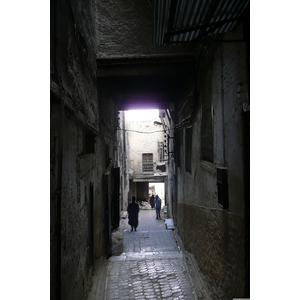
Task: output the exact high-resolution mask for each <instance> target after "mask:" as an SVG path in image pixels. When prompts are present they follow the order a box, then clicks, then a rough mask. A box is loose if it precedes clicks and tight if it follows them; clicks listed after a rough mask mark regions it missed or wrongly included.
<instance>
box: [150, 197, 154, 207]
mask: <svg viewBox="0 0 300 300" xmlns="http://www.w3.org/2000/svg"><path fill="white" fill-rule="evenodd" d="M150 205H151V208H152V209H153V208H154V195H152V196H151V197H150Z"/></svg>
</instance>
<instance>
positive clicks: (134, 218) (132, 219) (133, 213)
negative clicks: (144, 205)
mask: <svg viewBox="0 0 300 300" xmlns="http://www.w3.org/2000/svg"><path fill="white" fill-rule="evenodd" d="M127 211H128V219H129V220H128V224H129V225H130V226H131V231H132V230H133V227H134V230H135V231H136V228H137V227H138V225H139V212H140V208H139V205H138V204H137V203H135V197H134V196H132V202H131V203H129V204H128V207H127Z"/></svg>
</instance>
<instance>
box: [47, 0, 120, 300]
mask: <svg viewBox="0 0 300 300" xmlns="http://www.w3.org/2000/svg"><path fill="white" fill-rule="evenodd" d="M94 4H95V2H94V1H89V0H86V1H84V2H82V1H69V2H64V1H63V2H61V1H51V5H50V6H51V35H50V41H51V62H50V79H51V80H50V92H51V99H50V100H51V110H50V115H51V134H50V147H51V160H50V175H51V176H50V178H51V182H50V186H51V194H50V196H51V198H50V207H51V217H50V219H51V224H50V242H51V250H50V255H51V268H50V280H51V299H57V298H58V297H60V298H61V299H82V298H83V297H84V296H85V295H86V293H87V291H88V288H89V284H90V279H91V270H92V263H93V261H94V260H95V259H97V258H99V257H100V256H106V255H107V252H108V245H107V244H108V243H109V240H108V236H107V232H108V230H109V229H108V228H109V224H108V222H109V220H108V219H106V216H107V215H108V212H107V209H108V207H109V206H108V204H107V203H106V202H108V201H109V197H108V192H107V190H108V187H107V186H103V177H104V173H105V171H106V169H107V168H108V167H109V162H108V159H107V158H109V157H113V149H114V146H115V145H116V141H117V136H116V118H115V114H116V110H115V108H114V106H113V102H112V99H111V98H109V97H108V96H107V94H106V93H105V90H104V88H102V90H103V92H102V93H99V91H98V82H97V78H96V59H95V36H96V34H95V23H94V21H95V9H94ZM87 141H88V142H87ZM87 144H88V145H87ZM92 200H93V201H92ZM91 201H92V202H91ZM91 204H92V205H91ZM91 220H93V222H91Z"/></svg>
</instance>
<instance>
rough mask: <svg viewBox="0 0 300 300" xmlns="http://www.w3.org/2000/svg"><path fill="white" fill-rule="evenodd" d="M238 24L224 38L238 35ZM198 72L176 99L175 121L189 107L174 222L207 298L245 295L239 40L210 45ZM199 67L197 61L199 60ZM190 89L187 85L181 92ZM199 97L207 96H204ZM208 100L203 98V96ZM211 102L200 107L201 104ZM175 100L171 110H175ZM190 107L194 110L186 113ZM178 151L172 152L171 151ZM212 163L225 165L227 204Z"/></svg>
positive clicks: (243, 92) (242, 52) (243, 97)
mask: <svg viewBox="0 0 300 300" xmlns="http://www.w3.org/2000/svg"><path fill="white" fill-rule="evenodd" d="M241 33H242V26H241V25H240V27H238V28H237V29H236V31H235V32H234V33H229V34H227V36H226V37H225V38H229V39H230V38H240V37H241ZM204 59H206V60H209V61H208V63H207V67H206V68H205V69H204V70H203V69H201V68H199V70H201V73H200V72H199V74H198V77H197V89H194V92H193V96H195V97H191V98H189V97H186V98H185V99H183V100H182V102H181V106H184V103H185V101H187V102H186V104H185V108H184V110H183V111H182V113H181V114H182V115H181V116H180V118H178V119H177V123H178V124H180V122H181V121H182V120H183V119H184V118H185V117H187V116H188V115H189V114H190V113H191V118H190V123H189V125H188V126H192V148H191V149H187V148H186V147H185V138H186V130H187V129H186V126H181V127H180V128H179V129H178V130H180V131H181V132H182V139H181V141H178V142H179V143H180V144H179V145H177V146H176V149H177V151H180V154H181V155H180V157H177V161H178V160H180V167H179V168H177V203H176V205H177V209H176V211H177V213H176V221H177V227H178V231H179V234H180V236H181V237H182V240H183V241H184V245H185V247H186V248H187V250H188V251H190V252H192V253H193V254H194V255H195V257H196V259H197V261H198V263H199V267H200V268H201V270H202V271H203V273H204V274H205V275H206V276H207V278H208V281H209V284H210V285H211V291H212V297H213V299H232V298H239V297H244V295H245V218H244V213H245V212H244V185H243V180H244V178H243V172H244V169H243V167H244V165H243V119H242V114H243V110H242V107H243V102H246V101H247V76H246V75H247V73H246V49H245V44H244V43H224V44H222V45H215V46H214V47H211V48H210V49H209V50H208V51H207V52H206V54H205V55H204ZM202 67H203V64H202ZM189 92H190V90H187V94H188V93H189ZM205 97H211V98H210V99H207V98H205ZM207 100H209V101H207ZM207 103H210V105H211V107H210V108H209V109H208V110H207V112H206V111H205V109H204V106H203V105H204V104H205V105H206V104H207ZM181 106H180V105H177V110H178V109H179V110H180V107H181ZM192 111H194V113H192ZM205 113H209V114H211V116H212V127H211V129H212V136H213V137H212V142H213V148H212V149H213V161H212V162H208V161H205V160H203V158H202V146H203V145H202V144H201V141H202V140H201V134H203V133H202V131H201V126H202V125H203V123H202V121H203V120H204V114H205ZM186 151H191V155H192V162H193V164H192V169H191V172H187V171H186V161H185V154H186ZM177 153H178V152H177ZM217 167H227V170H228V197H229V209H228V210H225V209H222V208H221V207H220V206H219V205H218V189H217V185H216V182H217Z"/></svg>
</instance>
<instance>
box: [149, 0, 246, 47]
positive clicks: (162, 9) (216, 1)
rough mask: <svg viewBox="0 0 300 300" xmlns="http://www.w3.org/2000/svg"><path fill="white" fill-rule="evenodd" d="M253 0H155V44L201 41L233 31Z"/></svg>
mask: <svg viewBox="0 0 300 300" xmlns="http://www.w3.org/2000/svg"><path fill="white" fill-rule="evenodd" d="M248 4H249V0H212V1H211V0H189V1H186V0H154V6H153V7H154V11H153V18H154V31H153V44H154V45H155V46H163V45H166V44H169V43H185V42H199V41H201V40H207V39H211V38H216V37H218V36H219V35H221V34H223V33H226V32H229V31H231V30H232V29H233V27H234V26H235V25H236V23H237V22H238V21H239V19H240V18H241V15H242V13H243V12H244V10H245V8H246V7H247V5H248Z"/></svg>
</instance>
